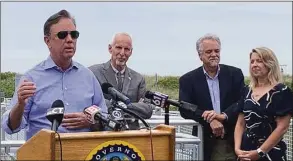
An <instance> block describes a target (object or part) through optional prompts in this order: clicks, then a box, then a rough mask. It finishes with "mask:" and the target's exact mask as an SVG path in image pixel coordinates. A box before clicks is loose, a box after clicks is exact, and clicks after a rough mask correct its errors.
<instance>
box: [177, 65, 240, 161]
mask: <svg viewBox="0 0 293 161" xmlns="http://www.w3.org/2000/svg"><path fill="white" fill-rule="evenodd" d="M219 66H220V72H219V75H218V78H219V88H220V108H221V112H224V113H225V114H226V115H227V116H228V120H225V121H224V122H223V125H224V127H225V132H226V135H225V139H227V140H229V141H230V143H231V145H232V146H233V147H234V128H235V125H236V121H237V117H238V108H237V107H238V106H237V104H238V103H237V102H238V101H239V99H240V97H241V93H242V90H243V87H244V85H245V84H244V76H243V73H242V71H241V69H239V68H236V67H232V66H228V65H224V64H220V65H219ZM179 100H181V101H186V102H189V103H192V104H194V105H197V110H196V112H191V111H187V110H184V109H179V111H180V114H181V116H182V117H183V118H185V119H193V120H195V121H197V122H199V123H200V124H201V125H202V126H203V133H204V134H203V137H204V158H205V160H210V154H211V150H212V149H211V148H212V147H211V145H212V142H213V140H214V139H216V138H215V137H214V135H213V134H212V130H211V127H210V125H209V123H207V122H206V121H205V120H203V118H202V114H203V112H204V111H205V110H213V105H212V101H211V97H210V92H209V87H208V83H207V80H206V76H205V74H204V72H203V67H202V66H201V67H199V68H197V69H195V70H193V71H190V72H188V73H186V74H184V75H183V76H181V77H180V79H179ZM196 131H197V129H196V128H195V127H194V128H193V134H194V135H195V134H196Z"/></svg>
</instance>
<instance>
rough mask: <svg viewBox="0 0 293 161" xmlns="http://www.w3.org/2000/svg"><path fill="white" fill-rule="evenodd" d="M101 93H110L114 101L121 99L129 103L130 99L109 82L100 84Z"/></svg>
mask: <svg viewBox="0 0 293 161" xmlns="http://www.w3.org/2000/svg"><path fill="white" fill-rule="evenodd" d="M102 91H103V93H106V94H110V95H111V96H112V98H113V99H114V100H115V101H122V102H123V103H125V104H126V105H128V104H130V103H131V102H130V99H129V98H128V97H126V96H125V95H123V94H122V93H120V92H119V91H117V90H116V89H115V88H114V87H113V86H112V85H111V84H110V83H103V84H102Z"/></svg>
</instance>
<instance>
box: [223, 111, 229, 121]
mask: <svg viewBox="0 0 293 161" xmlns="http://www.w3.org/2000/svg"><path fill="white" fill-rule="evenodd" d="M222 114H223V115H225V117H226V121H228V115H227V114H226V113H225V112H222Z"/></svg>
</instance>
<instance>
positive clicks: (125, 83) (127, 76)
mask: <svg viewBox="0 0 293 161" xmlns="http://www.w3.org/2000/svg"><path fill="white" fill-rule="evenodd" d="M130 81H131V72H130V71H129V69H128V68H127V67H126V69H125V75H124V81H123V90H122V93H124V94H127V92H128V89H129V85H130Z"/></svg>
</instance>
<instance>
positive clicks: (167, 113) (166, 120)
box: [164, 103, 170, 125]
mask: <svg viewBox="0 0 293 161" xmlns="http://www.w3.org/2000/svg"><path fill="white" fill-rule="evenodd" d="M169 108H170V104H169V103H166V104H165V107H164V109H165V125H169V124H170V123H169V120H170V113H169Z"/></svg>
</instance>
